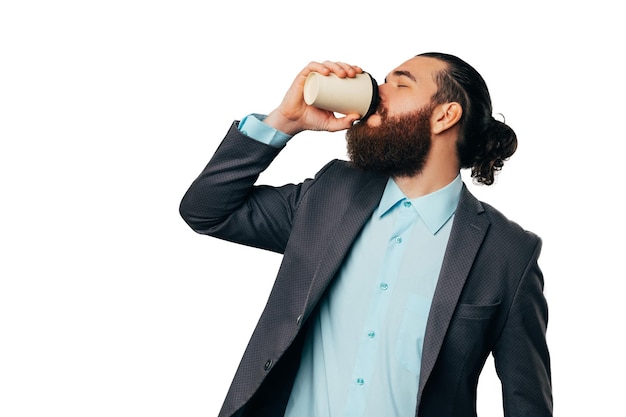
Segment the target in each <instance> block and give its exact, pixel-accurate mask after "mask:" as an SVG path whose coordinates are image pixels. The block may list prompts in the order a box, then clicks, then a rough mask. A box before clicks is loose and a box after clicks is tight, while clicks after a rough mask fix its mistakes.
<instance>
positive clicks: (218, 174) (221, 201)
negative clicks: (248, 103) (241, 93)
mask: <svg viewBox="0 0 626 417" xmlns="http://www.w3.org/2000/svg"><path fill="white" fill-rule="evenodd" d="M279 152H280V149H279V148H274V147H271V146H268V145H265V144H263V143H261V142H258V141H256V140H254V139H251V138H249V137H247V136H245V135H244V134H242V133H241V132H240V131H239V129H238V128H237V122H234V123H233V124H232V126H231V127H230V129H229V131H228V133H227V134H226V137H225V138H224V140H223V141H222V143H221V144H220V145H219V147H218V148H217V150H216V151H215V154H214V155H213V157H212V158H211V160H210V161H209V163H208V164H207V166H206V167H205V168H204V170H203V171H202V172H201V173H200V175H199V176H198V177H197V178H196V179H195V180H194V181H193V183H192V184H191V186H190V187H189V189H188V190H187V192H186V193H185V195H184V196H183V199H182V201H181V203H180V208H179V210H180V214H181V216H182V218H183V219H184V220H185V222H186V223H187V224H188V225H189V226H190V227H191V228H192V229H193V230H194V231H196V232H197V233H200V234H206V235H210V236H213V237H217V238H220V239H225V240H229V241H232V242H236V243H241V244H245V245H248V246H253V247H258V248H262V249H267V250H271V251H274V252H278V253H283V252H284V249H285V245H286V243H287V240H288V238H289V234H290V231H291V224H292V219H293V214H294V210H295V208H296V207H297V205H298V202H299V199H300V195H301V194H302V193H303V191H304V190H305V189H306V188H307V187H309V186H310V185H311V183H312V181H311V180H308V181H305V182H304V183H303V184H298V185H295V184H288V185H285V186H282V187H270V186H255V182H256V181H257V179H258V177H259V175H260V174H261V172H263V171H264V170H265V169H266V168H267V167H268V166H269V165H270V163H271V162H272V161H273V160H274V158H275V157H276V156H277V155H278V154H279Z"/></svg>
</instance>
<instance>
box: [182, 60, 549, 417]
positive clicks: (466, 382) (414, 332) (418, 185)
mask: <svg viewBox="0 0 626 417" xmlns="http://www.w3.org/2000/svg"><path fill="white" fill-rule="evenodd" d="M312 71H315V72H318V73H321V74H322V75H328V74H330V73H334V74H335V75H337V76H338V77H340V78H345V77H355V76H356V74H359V73H362V72H363V70H362V69H361V68H360V67H357V66H353V65H348V64H345V63H341V62H328V61H327V62H323V63H318V62H311V63H310V64H309V65H307V66H306V67H305V68H304V69H303V70H302V71H301V72H300V73H299V74H298V76H297V77H296V79H295V80H294V82H293V84H292V85H291V87H290V88H289V90H288V91H287V93H286V94H285V97H284V99H283V101H282V102H281V104H280V105H279V106H278V107H277V108H276V109H275V110H274V111H272V112H270V113H269V114H268V115H267V116H263V115H258V114H251V115H248V116H246V117H245V118H243V119H242V120H241V122H234V123H233V125H232V126H231V128H230V130H229V132H228V133H227V135H226V137H225V138H224V140H223V142H222V143H221V145H220V146H219V148H218V149H217V151H216V152H215V154H214V155H213V157H212V158H211V161H210V162H209V163H208V165H207V166H206V168H205V169H204V170H203V171H202V173H201V174H200V175H199V176H198V177H197V179H196V180H195V181H193V183H192V185H191V186H190V188H189V190H188V191H187V193H186V194H185V196H184V197H183V200H182V202H181V206H180V212H181V215H182V217H183V218H184V220H185V221H186V222H187V223H188V224H189V226H190V227H191V228H192V229H193V230H195V231H196V232H198V233H202V234H206V235H210V236H214V237H217V238H220V239H226V240H229V241H233V242H237V243H241V244H245V245H249V246H253V247H257V248H262V249H266V250H270V251H274V252H278V253H281V254H283V261H282V263H281V266H280V269H279V271H278V275H277V277H276V281H275V283H274V287H273V288H272V291H271V293H270V296H269V299H268V301H267V305H266V307H265V309H264V311H263V313H262V315H261V317H260V319H259V322H258V324H257V327H256V328H255V330H254V333H253V334H252V337H251V339H250V342H249V344H248V347H247V349H246V351H245V353H244V355H243V358H242V360H241V363H240V365H239V368H238V370H237V372H236V374H235V376H234V379H233V381H232V384H231V387H230V390H229V391H228V394H227V396H226V399H225V401H224V404H223V406H222V409H221V411H220V414H219V416H220V417H231V416H237V417H251V416H288V417H323V416H333V417H336V416H363V417H391V416H402V417H405V416H409V415H415V416H420V417H448V416H450V417H452V416H456V417H465V416H467V417H470V416H471V417H474V416H476V388H477V384H478V378H479V375H480V373H481V371H482V369H483V366H484V364H485V361H486V359H487V357H488V355H490V354H492V355H493V357H494V363H495V367H496V371H497V374H498V376H499V378H500V380H501V383H502V395H503V397H502V402H503V405H504V413H505V415H507V416H518V415H519V416H533V417H548V416H552V388H551V375H550V357H549V352H548V347H547V343H546V327H547V317H548V311H547V303H546V300H545V297H544V295H543V275H542V273H541V270H540V268H539V266H538V258H539V253H540V250H541V239H540V238H539V237H538V236H536V235H535V234H533V233H531V232H529V231H526V230H524V229H522V227H520V226H519V225H518V224H516V223H514V222H512V221H510V220H508V219H507V218H506V217H505V216H504V215H503V214H501V213H500V212H499V211H497V210H496V209H494V208H493V207H491V206H489V205H488V204H485V203H483V202H480V201H478V200H477V199H476V198H475V197H474V196H472V194H471V193H470V192H469V190H468V189H467V187H466V186H465V185H464V184H463V181H462V179H461V175H460V170H461V169H464V168H468V169H471V176H472V178H473V179H474V181H476V182H478V183H482V184H485V185H491V184H493V182H494V178H495V175H496V173H497V171H499V170H500V169H501V168H502V166H503V163H504V161H505V160H507V159H508V158H509V157H511V155H513V153H514V152H515V149H516V146H517V138H516V135H515V133H514V132H513V130H512V129H511V128H510V127H509V126H507V125H506V124H504V123H503V122H500V121H498V120H496V119H494V118H493V117H492V106H491V99H490V96H489V92H488V89H487V86H486V84H485V82H484V80H483V79H482V77H481V76H480V75H479V73H478V72H477V71H476V70H475V69H474V68H472V67H471V66H470V65H469V64H467V63H466V62H465V61H463V60H461V59H459V58H457V57H455V56H452V55H449V54H443V53H425V54H420V55H418V56H415V57H413V58H411V59H409V60H407V61H406V62H404V63H402V64H401V65H400V66H398V67H397V68H396V69H394V70H392V71H391V72H390V73H389V74H388V75H387V78H386V79H385V82H384V83H383V84H381V85H380V86H379V88H378V96H379V97H380V105H379V106H378V110H377V111H376V112H374V113H373V114H372V115H371V116H369V117H367V118H366V119H365V120H358V119H359V115H356V114H348V115H346V116H344V117H337V116H336V115H335V114H334V113H333V112H330V111H326V110H321V109H318V108H316V107H313V106H309V105H307V104H306V103H305V102H304V99H303V89H304V84H305V80H306V77H307V76H308V75H309V73H310V72H312ZM344 129H347V133H346V138H347V149H348V155H349V157H350V161H341V160H334V161H331V162H330V163H328V164H327V165H326V166H324V167H323V168H322V169H321V170H320V171H319V172H318V173H317V175H315V177H314V178H312V179H308V180H306V181H304V182H302V183H300V184H288V185H285V186H282V187H270V186H264V185H257V184H255V183H256V181H257V179H258V176H259V174H260V173H261V172H262V171H263V170H264V169H266V168H267V167H268V166H269V164H270V163H271V162H272V160H273V159H274V158H275V157H276V156H277V155H278V153H279V152H280V150H281V149H282V148H283V147H284V146H285V144H286V143H287V142H288V141H289V140H291V139H292V138H293V137H294V136H295V135H296V134H297V133H299V132H302V131H304V130H318V131H320V130H321V131H339V130H344Z"/></svg>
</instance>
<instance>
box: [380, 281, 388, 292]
mask: <svg viewBox="0 0 626 417" xmlns="http://www.w3.org/2000/svg"><path fill="white" fill-rule="evenodd" d="M380 289H381V290H383V291H387V290H388V289H389V284H387V283H386V282H381V283H380Z"/></svg>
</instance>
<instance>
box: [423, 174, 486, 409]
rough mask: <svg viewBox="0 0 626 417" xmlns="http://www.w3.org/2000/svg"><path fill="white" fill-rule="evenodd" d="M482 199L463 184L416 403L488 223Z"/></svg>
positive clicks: (428, 327) (432, 311)
mask: <svg viewBox="0 0 626 417" xmlns="http://www.w3.org/2000/svg"><path fill="white" fill-rule="evenodd" d="M483 211H484V210H483V207H482V205H481V203H480V202H479V201H478V200H477V199H476V198H475V197H474V196H473V195H472V194H471V193H470V192H469V190H468V189H467V187H465V186H463V191H462V193H461V199H460V200H459V205H458V207H457V210H456V213H455V215H454V223H453V225H452V230H451V231H450V238H449V241H448V246H447V248H446V253H445V257H444V260H443V264H442V266H441V272H440V273H439V280H438V281H437V287H436V289H435V294H434V296H433V301H432V304H431V308H430V314H429V316H428V322H427V324H426V334H425V336H424V347H423V354H422V365H421V371H420V381H419V389H418V397H417V404H418V406H419V402H420V399H421V396H422V391H423V388H424V385H425V384H426V381H427V380H428V378H429V376H430V373H431V371H432V370H433V367H434V365H435V362H436V360H437V356H438V355H439V351H440V349H441V345H442V343H443V339H444V337H445V335H446V332H447V330H448V325H449V324H450V320H451V318H452V314H453V313H454V310H455V308H456V305H457V302H458V300H459V296H460V294H461V291H462V289H463V286H464V284H465V280H466V278H467V276H468V275H469V272H470V269H471V267H472V264H473V263H474V258H475V257H476V254H477V253H478V249H479V248H480V245H481V244H482V241H483V238H484V237H485V233H486V232H487V229H488V227H489V220H488V219H487V217H486V216H481V215H480V214H481V213H482V212H483Z"/></svg>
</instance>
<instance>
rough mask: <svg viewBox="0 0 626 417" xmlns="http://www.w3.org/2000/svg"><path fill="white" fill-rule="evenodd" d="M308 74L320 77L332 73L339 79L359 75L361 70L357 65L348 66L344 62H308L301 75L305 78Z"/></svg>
mask: <svg viewBox="0 0 626 417" xmlns="http://www.w3.org/2000/svg"><path fill="white" fill-rule="evenodd" d="M310 72H319V73H320V74H322V75H328V74H330V73H333V74H335V75H337V76H338V77H339V78H345V77H350V78H352V77H355V76H356V75H357V74H361V73H362V72H363V69H361V67H359V66H358V65H350V64H347V63H345V62H334V61H324V62H315V61H313V62H310V63H309V65H307V66H306V68H305V69H304V70H303V71H302V75H304V76H305V77H306V76H307V75H309V73H310Z"/></svg>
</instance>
